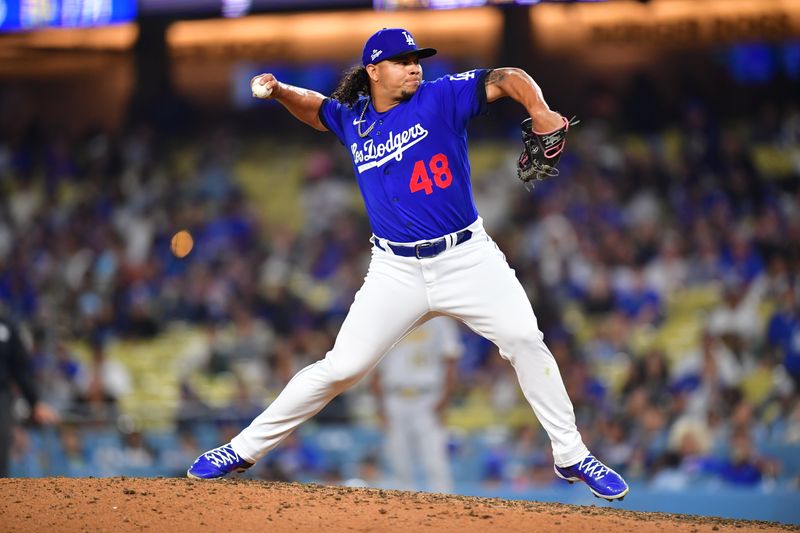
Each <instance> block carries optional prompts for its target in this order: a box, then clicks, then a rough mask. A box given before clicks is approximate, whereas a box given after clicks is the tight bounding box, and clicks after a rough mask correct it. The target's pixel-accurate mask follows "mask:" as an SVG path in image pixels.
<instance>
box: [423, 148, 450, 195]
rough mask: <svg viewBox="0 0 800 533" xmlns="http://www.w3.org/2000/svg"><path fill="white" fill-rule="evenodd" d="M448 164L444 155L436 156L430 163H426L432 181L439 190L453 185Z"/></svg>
mask: <svg viewBox="0 0 800 533" xmlns="http://www.w3.org/2000/svg"><path fill="white" fill-rule="evenodd" d="M449 163H450V162H449V161H448V160H447V156H446V155H444V154H436V155H435V156H433V157H431V161H430V163H428V166H429V167H430V169H431V174H433V181H435V182H436V186H437V187H439V188H440V189H446V188H448V187H449V186H450V184H451V183H453V174H451V173H450V164H449Z"/></svg>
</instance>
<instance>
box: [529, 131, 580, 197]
mask: <svg viewBox="0 0 800 533" xmlns="http://www.w3.org/2000/svg"><path fill="white" fill-rule="evenodd" d="M579 122H580V121H579V120H576V119H575V117H573V118H572V119H571V120H567V119H566V118H565V119H564V125H563V126H561V127H560V128H558V129H556V130H553V131H551V132H548V133H537V132H535V131H533V129H532V124H533V121H532V120H531V119H530V118H526V119H525V120H523V121H522V124H521V125H520V127H521V128H522V142H523V144H524V146H525V149H524V150H522V153H521V154H520V155H519V160H517V177H518V178H519V179H520V180H522V182H523V183H524V184H525V188H526V189H529V190H530V189H532V188H533V186H534V182H535V181H536V180H543V179H546V178H553V177H555V176H558V169H557V168H556V165H557V164H558V160H559V159H560V158H561V153H562V152H563V151H564V147H565V146H566V144H567V130H569V127H570V126H575V125H576V124H578V123H579Z"/></svg>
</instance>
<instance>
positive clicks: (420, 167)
mask: <svg viewBox="0 0 800 533" xmlns="http://www.w3.org/2000/svg"><path fill="white" fill-rule="evenodd" d="M408 186H409V188H410V189H411V192H419V191H425V194H431V193H432V192H433V183H431V179H430V178H429V177H428V171H427V170H425V163H423V162H422V161H417V162H416V163H415V164H414V172H413V173H412V174H411V181H410V182H409V183H408Z"/></svg>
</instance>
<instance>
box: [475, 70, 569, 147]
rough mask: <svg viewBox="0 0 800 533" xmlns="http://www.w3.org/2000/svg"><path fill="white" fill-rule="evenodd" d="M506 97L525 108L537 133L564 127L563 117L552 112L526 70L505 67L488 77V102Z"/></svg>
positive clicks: (492, 72)
mask: <svg viewBox="0 0 800 533" xmlns="http://www.w3.org/2000/svg"><path fill="white" fill-rule="evenodd" d="M506 96H507V97H509V98H511V99H512V100H515V101H517V102H519V103H520V104H522V105H523V106H524V107H525V109H526V110H527V111H528V115H530V117H531V118H532V119H533V124H534V127H535V128H536V130H537V131H551V130H553V129H556V128H559V127H561V126H562V125H563V119H562V118H561V115H560V114H558V113H556V112H555V111H551V110H550V107H549V106H548V105H547V102H545V99H544V95H543V94H542V89H541V88H540V87H539V85H538V84H537V83H536V82H535V81H534V79H533V78H532V77H531V76H530V75H529V74H528V73H527V72H525V71H524V70H522V69H518V68H514V67H504V68H498V69H494V70H493V71H491V72H490V73H489V74H488V75H487V76H486V100H487V101H488V102H490V103H491V102H494V101H495V100H498V99H500V98H503V97H506Z"/></svg>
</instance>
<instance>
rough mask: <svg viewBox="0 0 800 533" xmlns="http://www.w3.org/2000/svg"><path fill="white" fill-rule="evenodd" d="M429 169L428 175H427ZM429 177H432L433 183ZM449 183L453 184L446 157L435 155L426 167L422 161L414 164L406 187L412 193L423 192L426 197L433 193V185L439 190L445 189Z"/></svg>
mask: <svg viewBox="0 0 800 533" xmlns="http://www.w3.org/2000/svg"><path fill="white" fill-rule="evenodd" d="M429 169H430V174H428V170H429ZM431 175H432V176H433V181H431V178H430V176H431ZM451 183H453V174H452V173H451V172H450V165H449V162H448V161H447V156H446V155H444V154H436V155H435V156H433V157H431V159H430V161H428V164H427V165H426V164H425V161H422V160H419V161H417V162H416V163H414V171H413V172H412V173H411V180H410V181H409V182H408V187H409V189H411V192H412V193H413V192H419V191H425V194H426V195H428V194H431V193H432V192H433V185H434V184H436V186H437V187H438V188H440V189H446V188H448V187H449V186H450V184H451Z"/></svg>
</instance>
